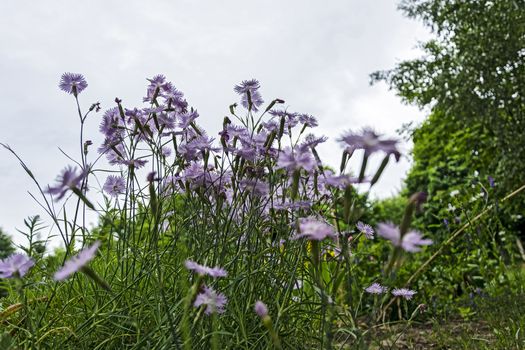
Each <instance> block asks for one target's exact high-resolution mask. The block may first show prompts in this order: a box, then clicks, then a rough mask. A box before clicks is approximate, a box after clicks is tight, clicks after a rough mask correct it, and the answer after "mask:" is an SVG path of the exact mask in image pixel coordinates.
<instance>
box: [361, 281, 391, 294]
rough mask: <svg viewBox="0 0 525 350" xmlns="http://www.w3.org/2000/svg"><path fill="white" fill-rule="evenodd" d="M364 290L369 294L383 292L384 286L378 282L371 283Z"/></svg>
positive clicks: (384, 290)
mask: <svg viewBox="0 0 525 350" xmlns="http://www.w3.org/2000/svg"><path fill="white" fill-rule="evenodd" d="M365 292H367V293H369V294H383V293H385V292H386V287H383V286H382V285H380V284H379V283H372V284H371V285H370V286H368V287H367V288H365Z"/></svg>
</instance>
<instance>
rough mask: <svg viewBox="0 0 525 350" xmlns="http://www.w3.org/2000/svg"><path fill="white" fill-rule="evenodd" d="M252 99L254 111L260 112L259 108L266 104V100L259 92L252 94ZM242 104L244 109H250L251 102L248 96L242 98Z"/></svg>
mask: <svg viewBox="0 0 525 350" xmlns="http://www.w3.org/2000/svg"><path fill="white" fill-rule="evenodd" d="M250 98H251V101H252V108H251V109H252V110H253V111H255V112H257V111H258V110H259V108H258V107H259V106H261V105H262V104H263V103H264V100H263V98H262V96H261V93H260V92H259V91H254V92H250ZM241 104H242V106H243V107H244V108H246V109H250V102H249V100H248V94H244V95H242V97H241Z"/></svg>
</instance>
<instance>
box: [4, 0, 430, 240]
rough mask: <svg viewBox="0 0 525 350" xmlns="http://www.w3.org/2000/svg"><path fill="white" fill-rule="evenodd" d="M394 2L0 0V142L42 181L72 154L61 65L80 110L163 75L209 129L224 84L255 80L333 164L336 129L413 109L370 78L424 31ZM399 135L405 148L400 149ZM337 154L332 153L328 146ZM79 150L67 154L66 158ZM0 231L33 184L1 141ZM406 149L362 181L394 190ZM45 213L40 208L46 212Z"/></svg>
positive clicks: (13, 219) (92, 124)
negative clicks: (307, 128) (307, 117)
mask: <svg viewBox="0 0 525 350" xmlns="http://www.w3.org/2000/svg"><path fill="white" fill-rule="evenodd" d="M396 5H397V1H394V0H361V1H357V0H352V1H349V0H337V1H336V0H329V1H313V0H312V1H306V0H300V1H299V0H293V1H290V0H286V1H283V0H279V1H274V0H264V1H262V0H261V1H240V0H235V1H233V0H223V1H212V0H208V1H189V0H188V1H180V0H172V1H130V0H126V1H107V0H106V1H93V0H91V1H82V2H81V1H65V0H64V1H27V0H17V1H1V2H0V19H1V20H0V50H1V55H0V77H1V79H2V84H0V101H1V112H0V121H1V124H0V142H3V143H7V144H9V145H10V146H11V147H12V148H13V149H15V150H16V151H17V152H18V153H19V155H20V156H21V157H22V158H23V159H24V160H25V161H26V163H27V164H28V165H29V166H30V168H31V170H32V171H33V172H34V174H35V175H36V176H37V178H38V179H39V181H40V182H41V183H42V184H43V185H46V184H48V183H52V182H53V181H54V179H55V177H56V175H57V174H58V173H59V172H60V170H61V169H62V168H63V167H64V166H65V165H67V164H71V161H69V160H67V159H66V158H65V157H64V156H63V155H62V154H61V153H60V151H59V150H58V147H60V148H61V149H63V150H64V151H66V152H68V153H70V154H72V155H74V156H77V155H78V152H79V151H78V117H77V115H76V114H75V113H76V109H75V103H74V99H73V98H72V96H70V95H67V94H65V93H63V92H62V91H60V90H59V89H58V87H57V84H58V81H59V78H60V75H61V74H62V73H63V72H76V73H82V74H84V76H85V77H86V79H87V81H88V84H89V86H88V88H87V89H86V90H85V91H84V92H83V93H82V94H81V95H80V99H81V103H82V104H83V106H84V107H85V108H88V107H89V105H90V104H91V103H93V102H96V101H100V102H101V105H102V107H103V108H104V109H106V108H109V107H112V106H113V102H112V101H113V100H114V98H115V97H116V96H118V97H120V98H121V99H122V100H123V101H124V102H123V103H124V105H125V106H126V107H134V106H140V104H141V100H142V96H143V95H144V94H145V87H146V80H145V78H147V77H151V76H153V75H155V74H158V73H162V74H164V75H166V76H167V77H168V79H169V80H170V81H172V82H173V83H174V85H175V86H176V87H177V88H178V89H179V90H182V91H183V92H184V93H185V96H186V98H187V100H188V102H189V103H190V105H192V106H194V107H196V108H197V109H198V111H199V113H200V115H201V117H200V120H199V124H200V125H202V126H204V127H205V128H206V129H207V130H208V131H209V133H210V134H211V135H216V133H217V131H218V130H219V128H220V126H221V123H222V118H223V116H224V115H226V114H227V111H228V106H229V105H230V104H231V103H234V102H237V95H236V94H235V93H234V92H233V89H232V88H233V85H234V84H236V83H238V82H240V81H241V80H243V79H250V78H257V79H258V80H259V81H260V82H261V86H262V87H261V93H262V94H263V97H264V98H265V100H266V101H270V100H272V99H274V98H276V97H278V98H282V99H284V100H286V106H287V107H288V110H290V111H295V112H303V113H309V114H312V115H315V116H316V117H317V118H318V120H319V122H320V127H319V128H318V129H317V130H316V131H315V133H316V134H317V135H320V134H324V135H327V136H329V137H330V138H331V140H332V141H331V142H329V143H327V144H326V145H324V146H323V147H322V148H321V149H320V154H321V158H323V159H325V160H327V162H328V163H329V164H338V163H339V157H340V146H339V145H338V144H337V143H336V142H335V141H333V140H334V139H336V138H337V137H338V136H339V135H340V134H341V133H342V132H343V131H344V130H349V129H358V128H360V127H362V126H372V127H374V128H375V129H377V130H378V131H380V132H382V133H385V134H388V135H392V136H393V135H395V130H396V129H397V128H399V127H400V126H401V124H402V123H406V122H410V121H415V122H419V121H421V120H422V119H423V118H424V112H421V111H419V110H417V109H416V108H414V107H408V106H404V105H402V104H401V102H400V100H399V98H397V97H396V96H395V94H394V93H393V92H391V91H388V89H387V87H386V86H385V85H384V84H378V85H375V86H372V87H371V86H369V77H368V75H369V74H370V73H371V72H373V71H375V70H380V69H387V68H391V67H393V66H394V65H395V63H396V62H399V61H400V60H403V59H407V58H412V57H415V56H417V55H418V54H419V52H418V50H416V49H415V46H416V43H417V41H420V40H424V39H425V38H427V37H428V33H427V31H426V29H424V28H423V27H422V26H421V25H420V24H419V23H417V22H414V21H412V20H409V19H406V18H404V17H403V16H402V14H401V13H400V12H399V11H397V10H396ZM101 116H102V113H100V114H98V115H93V116H92V117H91V119H88V121H87V129H86V136H87V138H88V139H92V140H94V142H95V143H97V144H98V143H100V141H101V137H100V136H99V135H98V124H99V122H100V118H101ZM408 147H410V146H409V145H405V147H404V148H405V151H407V150H408ZM334 150H336V151H334ZM77 158H78V157H77ZM0 159H1V162H0V180H1V181H0V227H3V229H4V230H5V231H7V232H8V233H9V234H11V235H13V236H14V238H15V241H17V242H19V241H20V235H17V234H16V230H15V227H16V228H22V227H23V219H24V218H25V217H27V216H28V215H34V214H41V215H43V213H42V211H41V210H40V209H39V207H38V205H37V204H36V203H35V202H34V200H33V199H31V197H30V196H29V194H28V193H27V191H28V190H29V191H31V192H32V193H36V188H35V186H34V184H33V183H32V182H31V181H30V179H29V178H28V176H27V175H26V173H25V172H24V171H23V170H22V168H21V167H20V166H19V165H18V161H17V160H16V159H15V158H14V157H12V156H11V155H10V154H9V153H8V152H6V151H5V150H3V149H0ZM408 168H409V162H408V159H406V158H405V159H403V160H402V161H401V162H400V163H398V164H394V165H389V167H388V169H387V171H386V174H385V175H384V176H383V178H382V180H381V181H380V183H379V184H378V185H377V188H376V190H375V191H374V193H373V194H374V195H375V196H380V197H385V196H389V195H391V194H394V193H396V192H397V191H398V190H399V188H400V187H401V181H402V178H403V176H404V175H405V173H406V171H407V170H408ZM46 219H47V218H46Z"/></svg>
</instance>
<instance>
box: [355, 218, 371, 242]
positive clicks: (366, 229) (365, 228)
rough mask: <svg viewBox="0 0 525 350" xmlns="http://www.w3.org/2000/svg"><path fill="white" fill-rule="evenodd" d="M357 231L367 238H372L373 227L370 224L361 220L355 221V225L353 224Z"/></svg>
mask: <svg viewBox="0 0 525 350" xmlns="http://www.w3.org/2000/svg"><path fill="white" fill-rule="evenodd" d="M355 226H356V227H357V229H358V230H359V232H361V233H363V234H364V235H365V237H366V238H368V239H374V229H373V228H372V226H370V225H368V224H365V223H363V222H361V221H358V222H357V225H355Z"/></svg>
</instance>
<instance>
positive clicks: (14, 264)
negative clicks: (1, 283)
mask: <svg viewBox="0 0 525 350" xmlns="http://www.w3.org/2000/svg"><path fill="white" fill-rule="evenodd" d="M33 265H35V262H34V261H33V259H31V258H30V257H28V256H27V255H24V254H12V255H10V256H8V257H7V258H5V259H2V260H0V278H13V277H24V275H25V274H26V273H27V272H28V271H29V269H30V268H31V267H33Z"/></svg>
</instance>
